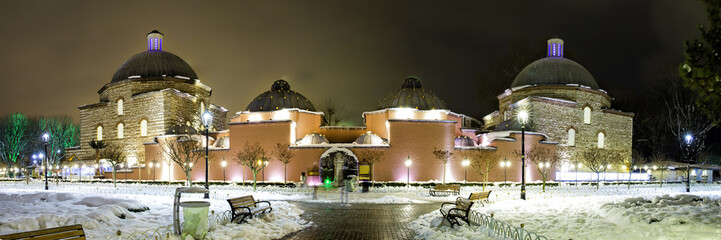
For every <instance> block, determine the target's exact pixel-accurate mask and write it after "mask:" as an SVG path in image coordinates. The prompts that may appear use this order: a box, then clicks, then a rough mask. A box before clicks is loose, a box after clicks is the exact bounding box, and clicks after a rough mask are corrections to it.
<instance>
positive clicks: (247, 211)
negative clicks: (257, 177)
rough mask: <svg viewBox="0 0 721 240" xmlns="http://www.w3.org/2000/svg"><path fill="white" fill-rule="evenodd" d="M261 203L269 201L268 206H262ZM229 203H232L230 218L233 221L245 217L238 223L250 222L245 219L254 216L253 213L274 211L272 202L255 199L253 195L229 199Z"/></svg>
mask: <svg viewBox="0 0 721 240" xmlns="http://www.w3.org/2000/svg"><path fill="white" fill-rule="evenodd" d="M260 203H267V204H268V206H262V207H261V206H260V205H259V204H260ZM228 204H230V212H231V213H232V215H231V218H230V221H231V222H233V221H235V219H236V218H238V217H243V218H241V219H240V222H238V223H243V222H248V221H246V220H245V219H246V218H253V215H256V214H260V213H264V212H265V211H268V212H271V211H273V208H272V207H271V206H270V202H268V201H255V199H253V196H252V195H248V196H243V197H239V198H231V199H228Z"/></svg>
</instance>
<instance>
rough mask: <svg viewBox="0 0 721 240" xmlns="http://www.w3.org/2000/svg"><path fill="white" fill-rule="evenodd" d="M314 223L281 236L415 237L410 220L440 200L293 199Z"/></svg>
mask: <svg viewBox="0 0 721 240" xmlns="http://www.w3.org/2000/svg"><path fill="white" fill-rule="evenodd" d="M294 204H296V205H297V206H298V207H299V208H300V209H302V210H303V211H305V213H304V214H303V215H301V216H302V217H303V218H304V219H306V220H309V221H312V222H313V225H312V226H310V227H308V228H305V229H303V230H301V231H299V232H296V233H292V234H289V235H287V236H285V237H283V238H282V239H413V236H414V235H415V234H414V232H413V231H412V230H410V229H409V228H408V227H409V224H410V222H411V221H413V220H415V219H417V218H418V217H419V216H421V215H423V214H426V213H429V212H431V211H434V210H436V211H437V210H438V208H439V207H440V203H426V204H369V203H355V204H351V206H349V207H341V206H339V205H338V204H337V203H309V202H294Z"/></svg>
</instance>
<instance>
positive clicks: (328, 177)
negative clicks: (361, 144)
mask: <svg viewBox="0 0 721 240" xmlns="http://www.w3.org/2000/svg"><path fill="white" fill-rule="evenodd" d="M319 166H320V179H321V181H323V183H324V184H325V183H327V182H331V183H332V184H333V186H338V183H340V181H343V179H345V177H346V176H349V175H355V176H358V157H356V155H355V154H353V152H351V151H350V150H348V149H347V148H339V147H332V148H331V149H328V150H327V151H325V152H324V153H323V155H321V156H320V165H319Z"/></svg>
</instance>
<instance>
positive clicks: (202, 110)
mask: <svg viewBox="0 0 721 240" xmlns="http://www.w3.org/2000/svg"><path fill="white" fill-rule="evenodd" d="M203 113H205V103H204V102H200V115H201V116H202V115H203Z"/></svg>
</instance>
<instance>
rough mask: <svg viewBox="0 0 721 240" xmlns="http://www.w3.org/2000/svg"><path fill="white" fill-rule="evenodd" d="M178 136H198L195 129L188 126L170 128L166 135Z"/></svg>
mask: <svg viewBox="0 0 721 240" xmlns="http://www.w3.org/2000/svg"><path fill="white" fill-rule="evenodd" d="M178 134H198V131H196V130H195V128H193V127H191V126H188V125H175V126H172V127H170V129H168V131H167V132H165V135H178Z"/></svg>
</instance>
